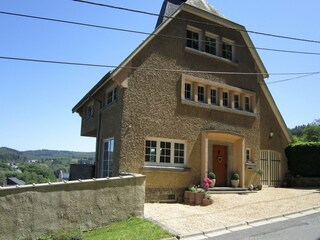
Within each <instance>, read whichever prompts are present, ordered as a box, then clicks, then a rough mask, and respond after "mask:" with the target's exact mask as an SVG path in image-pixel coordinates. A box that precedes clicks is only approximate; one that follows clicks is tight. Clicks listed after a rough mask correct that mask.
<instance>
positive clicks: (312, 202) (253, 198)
mask: <svg viewBox="0 0 320 240" xmlns="http://www.w3.org/2000/svg"><path fill="white" fill-rule="evenodd" d="M212 198H213V200H214V203H213V204H212V205H210V206H206V207H202V206H188V205H184V204H178V203H177V204H164V203H146V204H145V217H146V218H149V219H151V220H154V221H156V222H157V223H160V224H161V225H162V226H163V227H164V228H166V229H167V230H170V232H172V233H173V234H175V235H179V236H181V238H184V239H203V238H201V236H203V233H209V232H211V233H214V232H219V231H224V230H226V229H227V228H231V227H232V228H234V229H236V228H237V227H239V228H243V227H244V226H245V225H248V222H250V223H254V222H257V223H261V222H263V220H266V219H276V218H279V217H281V216H283V215H286V214H291V213H299V212H300V211H305V210H312V209H314V208H315V209H316V210H318V209H319V208H320V189H290V188H264V189H263V190H262V191H259V192H257V193H250V194H246V195H240V194H216V195H212ZM298 215H299V214H298Z"/></svg>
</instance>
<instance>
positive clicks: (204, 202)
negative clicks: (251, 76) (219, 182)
mask: <svg viewBox="0 0 320 240" xmlns="http://www.w3.org/2000/svg"><path fill="white" fill-rule="evenodd" d="M212 203H213V199H212V198H211V196H210V195H208V194H206V196H205V198H204V199H203V200H202V206H208V205H210V204H212Z"/></svg>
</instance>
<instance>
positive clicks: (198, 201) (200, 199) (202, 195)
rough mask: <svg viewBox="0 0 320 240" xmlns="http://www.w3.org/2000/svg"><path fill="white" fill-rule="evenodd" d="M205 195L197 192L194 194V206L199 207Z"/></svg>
mask: <svg viewBox="0 0 320 240" xmlns="http://www.w3.org/2000/svg"><path fill="white" fill-rule="evenodd" d="M204 195H205V193H204V192H197V193H196V205H201V204H202V200H203V198H204Z"/></svg>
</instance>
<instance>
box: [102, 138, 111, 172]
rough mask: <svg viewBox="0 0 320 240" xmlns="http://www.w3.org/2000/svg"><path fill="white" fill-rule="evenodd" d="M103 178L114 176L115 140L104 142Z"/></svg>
mask: <svg viewBox="0 0 320 240" xmlns="http://www.w3.org/2000/svg"><path fill="white" fill-rule="evenodd" d="M102 151H103V152H102V167H101V171H102V177H112V176H113V160H114V156H113V155H114V154H113V153H114V138H109V139H105V140H103V149H102Z"/></svg>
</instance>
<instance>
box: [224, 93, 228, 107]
mask: <svg viewBox="0 0 320 240" xmlns="http://www.w3.org/2000/svg"><path fill="white" fill-rule="evenodd" d="M223 106H224V107H229V94H228V93H227V92H223Z"/></svg>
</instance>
